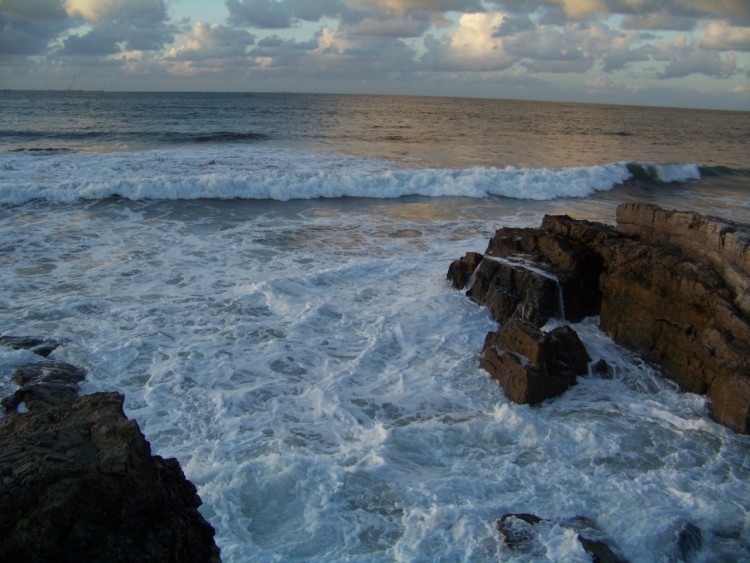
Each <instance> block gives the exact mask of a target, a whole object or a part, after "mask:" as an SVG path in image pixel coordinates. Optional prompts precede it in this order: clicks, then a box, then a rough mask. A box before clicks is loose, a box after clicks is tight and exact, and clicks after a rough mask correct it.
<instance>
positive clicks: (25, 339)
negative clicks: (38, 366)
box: [0, 335, 62, 358]
mask: <svg viewBox="0 0 750 563" xmlns="http://www.w3.org/2000/svg"><path fill="white" fill-rule="evenodd" d="M61 345H62V342H60V341H58V340H54V339H51V338H39V337H36V336H11V335H0V346H9V347H11V348H13V349H15V350H31V351H32V352H34V353H35V354H38V355H40V356H43V357H45V358H46V357H47V356H49V355H50V354H51V353H52V352H53V351H54V350H55V349H56V348H58V347H60V346H61Z"/></svg>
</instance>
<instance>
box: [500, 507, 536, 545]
mask: <svg viewBox="0 0 750 563" xmlns="http://www.w3.org/2000/svg"><path fill="white" fill-rule="evenodd" d="M540 522H542V519H541V518H539V517H538V516H535V515H533V514H503V516H502V518H500V520H498V521H497V529H498V531H499V532H500V535H501V536H502V538H503V541H504V542H505V545H506V546H508V549H510V550H512V551H516V552H519V553H526V554H531V553H532V552H535V551H537V552H538V551H540V550H539V547H538V546H536V545H534V540H535V539H536V534H535V533H534V528H533V526H535V525H536V524H539V523H540ZM539 555H541V553H539Z"/></svg>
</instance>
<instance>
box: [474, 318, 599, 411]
mask: <svg viewBox="0 0 750 563" xmlns="http://www.w3.org/2000/svg"><path fill="white" fill-rule="evenodd" d="M589 361H590V359H589V356H588V354H587V353H586V349H585V348H584V346H583V344H582V343H581V341H580V339H579V338H578V335H577V334H576V333H575V331H573V330H572V329H571V328H570V327H568V326H565V327H559V328H556V329H555V330H552V331H550V332H544V331H543V330H541V329H539V328H537V327H536V326H534V325H533V324H532V323H530V322H528V321H524V320H522V319H512V320H510V321H509V322H508V323H506V324H505V325H503V326H502V327H500V329H499V330H498V331H497V332H491V333H489V334H488V335H487V338H486V339H485V343H484V348H483V350H482V357H481V359H480V366H481V367H482V368H483V369H485V370H487V372H488V373H489V374H490V375H491V376H492V377H493V378H494V379H496V380H498V381H499V382H500V385H501V386H502V388H503V390H504V391H505V394H506V395H507V396H508V398H509V399H510V400H512V401H513V402H515V403H519V404H531V405H534V404H537V403H540V402H542V401H544V400H546V399H549V398H552V397H556V396H558V395H560V394H562V393H564V392H565V391H566V390H567V389H568V388H569V387H570V386H572V385H574V384H575V382H576V378H577V376H578V375H584V374H586V373H588V362H589Z"/></svg>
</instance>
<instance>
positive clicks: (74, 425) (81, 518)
mask: <svg viewBox="0 0 750 563" xmlns="http://www.w3.org/2000/svg"><path fill="white" fill-rule="evenodd" d="M122 404H123V397H122V395H119V394H117V393H97V394H94V395H88V396H85V397H81V398H77V399H74V400H73V401H72V402H70V403H68V404H66V405H57V406H52V407H49V408H47V409H44V410H39V411H36V412H29V413H26V414H11V415H8V416H6V417H5V418H3V419H0V479H1V482H2V488H0V561H7V562H9V563H12V562H21V561H23V562H47V561H59V562H78V561H98V562H104V563H107V562H115V561H118V562H129V561H133V562H135V561H139V562H140V561H154V562H156V561H187V562H192V561H195V562H207V561H219V552H218V549H217V548H216V546H215V544H214V541H213V535H214V530H213V528H212V527H211V526H210V525H209V524H208V523H207V522H206V521H205V520H204V519H203V517H202V516H201V515H200V513H199V512H198V510H197V509H198V506H200V504H201V501H200V498H199V497H198V496H197V494H196V489H195V487H194V486H193V485H192V484H191V483H190V482H189V481H187V480H186V479H185V476H184V474H183V473H182V470H181V469H180V466H179V464H178V463H177V461H176V460H174V459H166V460H165V459H162V458H161V457H159V456H152V455H151V450H150V446H149V444H148V442H147V441H146V440H145V439H144V437H143V435H142V434H141V432H140V429H139V428H138V425H137V423H136V422H135V421H133V420H128V419H127V418H126V417H125V415H124V414H123V411H122Z"/></svg>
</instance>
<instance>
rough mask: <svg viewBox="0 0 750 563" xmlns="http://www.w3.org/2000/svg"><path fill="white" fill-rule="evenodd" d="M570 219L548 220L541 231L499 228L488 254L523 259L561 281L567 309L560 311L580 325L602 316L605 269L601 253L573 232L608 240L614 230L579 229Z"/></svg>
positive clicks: (589, 226)
mask: <svg viewBox="0 0 750 563" xmlns="http://www.w3.org/2000/svg"><path fill="white" fill-rule="evenodd" d="M572 221H573V220H572V219H570V218H568V217H561V218H551V217H549V216H547V217H545V219H544V222H543V223H542V228H541V229H516V228H513V229H510V228H504V229H499V230H498V231H497V232H496V233H495V235H494V236H493V237H492V239H491V240H490V242H489V245H488V246H487V251H486V253H487V255H489V256H496V257H501V258H516V259H518V258H519V257H521V258H522V259H524V260H526V261H530V262H531V263H532V264H533V265H534V267H535V268H536V269H538V270H541V271H544V272H546V275H547V276H549V277H552V278H554V279H556V280H557V285H558V287H559V291H558V294H559V295H561V296H562V300H563V304H564V307H561V308H559V309H558V311H560V312H561V313H562V316H563V318H564V319H565V320H569V321H571V322H580V321H581V320H583V319H584V318H585V317H589V316H593V315H598V314H599V301H600V292H599V275H600V274H601V272H602V270H603V267H604V266H603V260H602V257H601V256H600V254H598V253H597V252H595V251H594V250H592V249H591V248H589V247H588V246H587V245H586V244H584V243H582V242H580V241H578V240H576V239H573V238H572V237H570V235H569V234H566V233H569V232H571V231H572V230H576V231H581V236H583V234H582V232H583V231H584V229H585V230H587V235H586V236H587V238H590V239H597V240H599V239H607V238H609V237H612V236H614V231H613V229H611V228H610V227H606V226H605V225H599V224H596V223H586V224H585V225H583V226H577V227H576V226H575V223H571V222H572Z"/></svg>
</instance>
